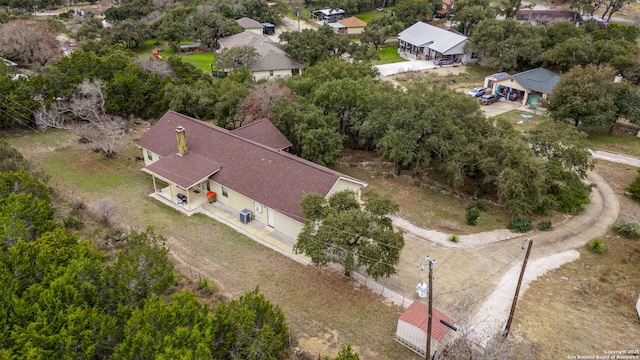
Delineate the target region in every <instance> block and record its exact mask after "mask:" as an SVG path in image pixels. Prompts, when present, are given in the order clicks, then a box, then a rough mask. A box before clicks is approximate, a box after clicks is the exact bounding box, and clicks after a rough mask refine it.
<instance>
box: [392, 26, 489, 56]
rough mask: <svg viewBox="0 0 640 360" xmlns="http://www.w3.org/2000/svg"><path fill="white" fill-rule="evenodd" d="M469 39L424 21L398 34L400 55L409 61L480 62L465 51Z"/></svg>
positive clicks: (468, 51)
mask: <svg viewBox="0 0 640 360" xmlns="http://www.w3.org/2000/svg"><path fill="white" fill-rule="evenodd" d="M468 42H469V39H468V38H467V37H466V36H464V35H461V34H459V33H457V32H454V31H450V30H446V29H441V28H439V27H435V26H432V25H429V24H426V23H423V22H422V21H418V22H417V23H415V24H413V25H411V26H410V27H408V28H406V29H405V30H403V31H402V32H401V33H400V34H398V54H400V56H401V57H402V58H404V59H408V60H434V59H451V60H453V61H454V62H456V63H463V64H470V63H475V62H476V61H478V59H477V57H476V56H475V54H473V53H472V52H471V51H470V50H465V45H466V44H467V43H468Z"/></svg>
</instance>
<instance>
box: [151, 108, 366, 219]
mask: <svg viewBox="0 0 640 360" xmlns="http://www.w3.org/2000/svg"><path fill="white" fill-rule="evenodd" d="M178 126H182V127H184V128H185V133H186V137H187V145H188V147H189V153H188V154H187V155H186V156H183V157H179V156H175V157H172V156H171V155H173V154H175V153H176V151H177V145H176V138H175V129H176V127H178ZM138 146H140V147H141V148H143V149H147V150H150V151H152V152H154V153H156V154H158V155H160V156H162V159H161V160H158V161H157V162H156V163H158V165H156V163H154V164H152V165H150V166H148V167H147V168H146V171H148V172H151V171H152V170H153V169H156V168H157V167H160V166H162V169H169V170H171V169H175V168H177V167H179V168H180V169H181V171H180V172H179V173H177V172H176V171H170V172H169V173H166V174H165V175H166V176H162V177H164V178H165V179H167V180H169V181H171V182H175V183H178V181H182V180H181V179H182V178H183V177H186V178H189V179H194V178H197V177H198V176H199V175H198V174H200V173H202V171H203V170H201V169H199V167H200V164H199V163H198V162H197V161H192V160H191V159H195V158H196V156H193V157H192V156H191V155H196V154H197V155H199V156H201V157H202V158H205V159H208V161H210V163H209V164H208V165H206V166H205V167H207V168H208V169H211V168H212V167H213V166H212V164H219V168H220V170H219V171H217V172H216V173H215V174H214V175H213V176H211V177H210V178H211V179H212V180H214V181H216V182H218V183H219V184H221V185H223V186H226V187H228V188H229V189H231V190H234V191H236V192H238V193H240V194H242V195H244V196H246V197H248V198H250V199H253V200H255V201H257V202H259V203H262V204H264V205H266V206H268V207H270V208H272V209H275V210H277V211H279V212H281V213H283V214H285V215H288V216H289V217H291V218H293V219H295V220H298V221H300V222H302V221H303V220H304V217H303V215H302V210H301V209H300V205H299V204H300V201H301V200H302V198H303V197H304V196H305V195H307V194H309V193H317V194H320V195H322V196H326V195H327V194H328V193H329V191H330V190H331V189H332V187H333V186H334V185H335V183H336V182H337V181H338V180H339V179H340V178H344V179H347V180H348V181H352V182H354V183H358V184H361V185H362V186H366V183H364V182H362V181H359V180H356V179H354V178H351V177H348V176H346V175H343V174H341V173H339V172H337V171H333V170H331V169H328V168H325V167H322V166H320V165H317V164H314V163H312V162H310V161H307V160H304V159H301V158H299V157H296V156H293V155H291V154H288V153H286V152H282V151H277V150H275V149H272V148H270V147H267V146H264V145H262V144H259V143H257V142H254V141H251V140H248V139H244V138H242V137H240V136H238V135H237V134H234V133H233V132H230V131H228V130H225V129H223V128H220V127H217V126H215V125H212V124H209V123H206V122H203V121H200V120H196V119H193V118H190V117H188V116H185V115H182V114H178V113H176V112H173V111H168V112H167V113H165V114H164V116H162V118H160V119H159V120H158V122H157V123H156V124H155V125H154V126H153V127H151V129H150V130H149V131H148V132H147V133H146V134H145V135H144V136H143V137H142V138H141V139H140V141H138ZM161 162H167V163H168V164H169V165H161V164H160V163H161ZM154 165H155V167H153V168H152V166H154ZM171 166H176V167H171ZM216 166H217V165H216ZM207 171H208V170H207ZM158 175H160V174H158Z"/></svg>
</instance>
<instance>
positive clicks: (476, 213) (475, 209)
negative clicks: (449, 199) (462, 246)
mask: <svg viewBox="0 0 640 360" xmlns="http://www.w3.org/2000/svg"><path fill="white" fill-rule="evenodd" d="M480 211H487V206H486V205H485V203H484V202H482V200H476V201H474V202H472V203H471V205H469V206H468V207H467V212H466V214H465V216H464V218H465V220H466V221H467V225H477V224H478V219H479V218H480Z"/></svg>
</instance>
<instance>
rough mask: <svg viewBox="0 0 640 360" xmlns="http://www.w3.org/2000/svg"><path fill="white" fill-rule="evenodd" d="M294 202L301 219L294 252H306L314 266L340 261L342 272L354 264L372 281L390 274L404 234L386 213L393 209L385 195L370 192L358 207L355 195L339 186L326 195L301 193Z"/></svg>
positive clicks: (394, 209)
mask: <svg viewBox="0 0 640 360" xmlns="http://www.w3.org/2000/svg"><path fill="white" fill-rule="evenodd" d="M300 206H301V207H302V211H303V212H304V215H305V218H306V221H305V224H304V227H303V229H302V232H301V233H300V235H298V241H297V243H296V245H295V246H294V248H293V249H294V251H295V252H296V253H303V254H305V255H307V256H309V257H310V258H311V261H313V263H314V264H319V265H325V264H328V263H336V264H340V265H342V266H343V267H344V271H345V274H346V275H350V273H351V272H352V271H354V270H355V269H356V268H357V267H363V268H364V270H365V273H366V274H367V275H368V276H371V277H372V278H374V279H378V278H381V277H388V276H391V275H393V274H395V273H396V266H397V265H398V262H399V261H400V252H401V251H402V248H403V247H404V236H403V235H402V232H399V231H395V230H394V228H393V224H392V221H391V218H390V217H389V215H391V214H394V213H395V212H397V211H398V205H397V204H395V203H393V201H391V199H389V198H388V197H381V196H378V195H376V194H374V193H370V194H368V199H367V200H366V201H365V204H364V208H362V207H361V206H360V203H359V202H358V200H357V199H356V196H355V193H353V192H351V191H349V190H344V191H341V192H337V193H335V194H333V195H331V197H329V199H325V198H324V197H322V196H320V195H317V194H310V195H307V196H306V197H305V198H304V199H303V200H302V203H301V204H300Z"/></svg>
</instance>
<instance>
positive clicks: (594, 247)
mask: <svg viewBox="0 0 640 360" xmlns="http://www.w3.org/2000/svg"><path fill="white" fill-rule="evenodd" d="M587 248H589V250H591V251H592V252H594V253H596V254H604V253H606V252H607V245H605V243H604V241H602V239H601V238H594V239H591V241H589V242H588V243H587Z"/></svg>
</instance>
